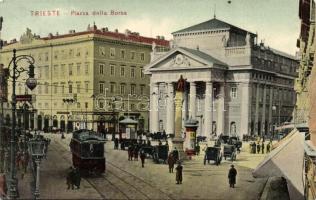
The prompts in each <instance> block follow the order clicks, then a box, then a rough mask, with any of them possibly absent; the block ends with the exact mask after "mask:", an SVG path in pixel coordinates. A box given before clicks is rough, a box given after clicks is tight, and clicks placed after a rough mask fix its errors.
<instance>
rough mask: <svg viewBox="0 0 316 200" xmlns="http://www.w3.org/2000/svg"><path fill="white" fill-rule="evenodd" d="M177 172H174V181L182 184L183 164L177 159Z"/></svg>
mask: <svg viewBox="0 0 316 200" xmlns="http://www.w3.org/2000/svg"><path fill="white" fill-rule="evenodd" d="M176 170H177V173H176V181H177V184H182V170H183V166H182V165H181V162H180V161H178V165H177V167H176Z"/></svg>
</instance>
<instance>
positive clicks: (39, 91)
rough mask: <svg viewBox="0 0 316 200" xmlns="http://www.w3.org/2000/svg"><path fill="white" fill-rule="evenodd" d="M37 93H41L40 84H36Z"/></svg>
mask: <svg viewBox="0 0 316 200" xmlns="http://www.w3.org/2000/svg"><path fill="white" fill-rule="evenodd" d="M37 93H38V94H42V86H41V85H39V86H37Z"/></svg>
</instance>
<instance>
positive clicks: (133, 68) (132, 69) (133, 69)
mask: <svg viewBox="0 0 316 200" xmlns="http://www.w3.org/2000/svg"><path fill="white" fill-rule="evenodd" d="M131 78H135V67H131Z"/></svg>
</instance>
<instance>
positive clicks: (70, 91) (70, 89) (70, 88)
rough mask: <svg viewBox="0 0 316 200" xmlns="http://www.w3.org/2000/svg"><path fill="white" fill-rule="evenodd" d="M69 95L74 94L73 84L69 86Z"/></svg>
mask: <svg viewBox="0 0 316 200" xmlns="http://www.w3.org/2000/svg"><path fill="white" fill-rule="evenodd" d="M68 89H69V94H72V85H71V84H69V88H68Z"/></svg>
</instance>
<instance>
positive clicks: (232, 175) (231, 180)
mask: <svg viewBox="0 0 316 200" xmlns="http://www.w3.org/2000/svg"><path fill="white" fill-rule="evenodd" d="M230 167H231V168H230V169H229V172H228V180H229V187H232V188H234V187H235V184H236V176H237V170H236V169H235V167H234V165H231V166H230Z"/></svg>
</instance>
